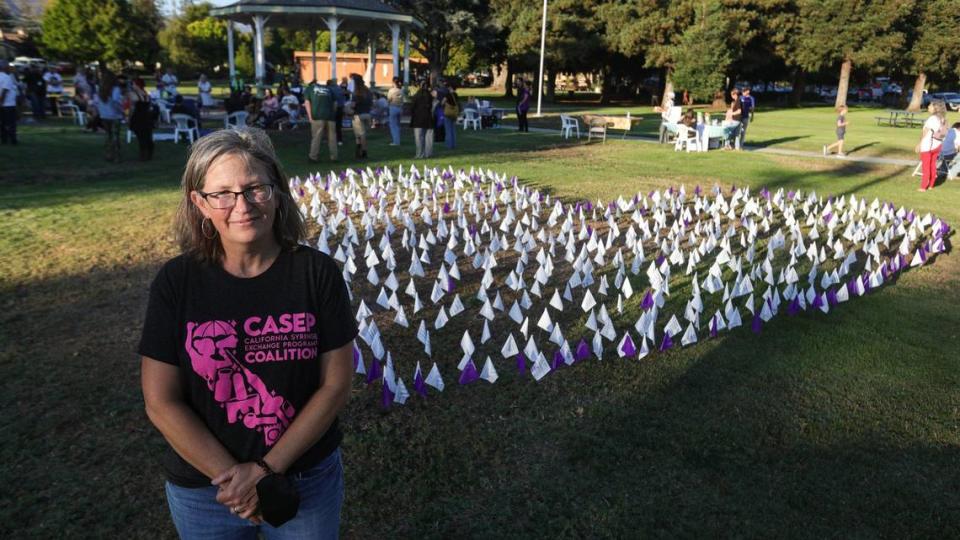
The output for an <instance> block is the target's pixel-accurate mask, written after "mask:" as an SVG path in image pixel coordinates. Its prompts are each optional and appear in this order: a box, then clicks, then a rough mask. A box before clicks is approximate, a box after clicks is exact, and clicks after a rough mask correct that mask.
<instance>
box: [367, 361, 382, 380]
mask: <svg viewBox="0 0 960 540" xmlns="http://www.w3.org/2000/svg"><path fill="white" fill-rule="evenodd" d="M381 377H383V369H382V368H381V367H380V362H379V361H378V360H377V359H376V358H374V359H373V361H371V362H370V369H369V370H367V384H370V383H372V382H373V381H376V380H379V379H380V378H381Z"/></svg>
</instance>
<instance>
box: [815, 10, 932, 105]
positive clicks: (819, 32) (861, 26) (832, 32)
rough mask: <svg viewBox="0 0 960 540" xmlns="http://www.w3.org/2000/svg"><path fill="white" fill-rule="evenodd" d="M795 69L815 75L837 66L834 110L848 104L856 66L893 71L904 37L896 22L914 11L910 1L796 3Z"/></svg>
mask: <svg viewBox="0 0 960 540" xmlns="http://www.w3.org/2000/svg"><path fill="white" fill-rule="evenodd" d="M797 3H798V6H799V8H800V9H799V13H800V19H799V20H800V34H799V35H800V41H799V46H798V48H797V53H796V54H797V61H798V64H799V65H800V66H801V67H803V68H804V69H807V70H810V71H818V70H823V69H829V68H835V67H836V65H837V64H839V65H840V82H839V84H838V87H837V99H836V103H835V105H836V106H837V107H840V106H841V105H846V103H847V91H848V89H849V87H850V73H851V71H852V70H853V67H854V66H857V67H858V68H862V69H865V70H867V71H879V70H882V69H883V68H885V67H888V66H889V65H891V64H892V63H893V62H894V61H895V60H894V56H895V54H894V53H896V52H897V51H901V50H902V47H903V45H904V41H905V36H904V34H903V32H902V31H901V30H900V28H899V26H898V22H899V21H901V20H902V19H903V18H904V17H906V16H908V15H909V14H910V12H911V10H912V9H913V3H914V2H913V1H912V0H798V2H797Z"/></svg>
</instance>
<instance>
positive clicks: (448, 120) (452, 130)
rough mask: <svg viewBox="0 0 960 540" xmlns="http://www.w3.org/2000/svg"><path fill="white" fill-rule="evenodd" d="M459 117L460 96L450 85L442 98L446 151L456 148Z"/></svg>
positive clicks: (454, 87) (455, 88)
mask: <svg viewBox="0 0 960 540" xmlns="http://www.w3.org/2000/svg"><path fill="white" fill-rule="evenodd" d="M458 116H460V96H458V95H457V87H456V86H454V85H453V84H450V86H449V88H448V90H447V93H446V94H445V95H444V96H443V131H444V132H445V133H446V134H447V136H446V138H445V139H444V140H445V141H446V144H447V149H448V150H453V149H454V148H456V147H457V117H458Z"/></svg>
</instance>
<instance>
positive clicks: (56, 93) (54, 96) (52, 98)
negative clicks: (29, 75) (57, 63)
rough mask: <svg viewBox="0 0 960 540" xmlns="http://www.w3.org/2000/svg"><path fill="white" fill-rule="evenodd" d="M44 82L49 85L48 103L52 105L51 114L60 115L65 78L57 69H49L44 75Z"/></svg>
mask: <svg viewBox="0 0 960 540" xmlns="http://www.w3.org/2000/svg"><path fill="white" fill-rule="evenodd" d="M43 82H45V83H46V84H47V102H48V103H49V104H50V114H60V95H61V94H63V77H61V76H60V73H59V70H58V69H57V68H55V67H50V66H48V67H47V72H46V73H44V74H43Z"/></svg>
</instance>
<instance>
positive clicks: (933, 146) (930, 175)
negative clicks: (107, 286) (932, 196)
mask: <svg viewBox="0 0 960 540" xmlns="http://www.w3.org/2000/svg"><path fill="white" fill-rule="evenodd" d="M927 111H929V112H930V118H927V121H926V122H924V123H923V132H922V134H921V135H920V142H919V143H917V148H916V152H917V153H918V154H920V168H921V170H922V171H923V176H922V178H923V180H922V182H921V183H920V188H919V189H918V190H917V191H927V190H928V189H933V185H934V184H935V183H936V182H937V156H938V155H939V154H940V146H941V144H942V143H943V138H944V137H945V136H946V133H947V107H946V104H945V103H944V102H943V101H942V100H939V99H936V100H933V101H931V102H930V105H928V106H927Z"/></svg>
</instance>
